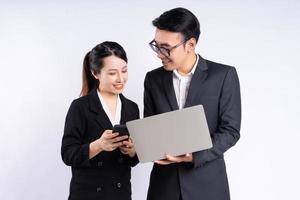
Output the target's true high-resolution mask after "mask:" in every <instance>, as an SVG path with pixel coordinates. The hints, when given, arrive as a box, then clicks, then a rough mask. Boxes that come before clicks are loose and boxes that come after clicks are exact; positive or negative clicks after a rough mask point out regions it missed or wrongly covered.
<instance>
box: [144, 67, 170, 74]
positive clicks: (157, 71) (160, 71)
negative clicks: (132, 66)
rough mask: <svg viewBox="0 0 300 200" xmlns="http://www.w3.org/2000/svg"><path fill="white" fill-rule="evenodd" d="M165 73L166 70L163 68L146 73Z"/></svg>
mask: <svg viewBox="0 0 300 200" xmlns="http://www.w3.org/2000/svg"><path fill="white" fill-rule="evenodd" d="M165 72H166V70H165V69H164V67H163V66H161V67H158V68H155V69H153V70H151V71H148V73H147V74H151V75H159V74H164V73H165Z"/></svg>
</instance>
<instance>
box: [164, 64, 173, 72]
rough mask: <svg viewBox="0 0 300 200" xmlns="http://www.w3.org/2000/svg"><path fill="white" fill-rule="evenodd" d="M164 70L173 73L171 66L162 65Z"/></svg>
mask: <svg viewBox="0 0 300 200" xmlns="http://www.w3.org/2000/svg"><path fill="white" fill-rule="evenodd" d="M163 67H164V69H165V70H167V71H173V70H174V67H173V66H171V65H163Z"/></svg>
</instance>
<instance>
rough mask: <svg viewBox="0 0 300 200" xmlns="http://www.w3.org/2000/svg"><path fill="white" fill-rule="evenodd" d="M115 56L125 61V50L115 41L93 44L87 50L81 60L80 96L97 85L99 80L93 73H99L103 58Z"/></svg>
mask: <svg viewBox="0 0 300 200" xmlns="http://www.w3.org/2000/svg"><path fill="white" fill-rule="evenodd" d="M112 55H114V56H117V57H119V58H121V59H122V60H124V61H125V62H126V63H127V56H126V52H125V50H124V49H123V47H122V46H121V45H119V44H118V43H116V42H111V41H105V42H102V43H101V44H98V45H97V46H95V47H94V48H93V49H92V50H91V51H90V52H88V53H87V54H86V55H85V57H84V60H83V71H82V89H81V93H80V96H85V95H87V94H88V93H89V92H90V91H91V90H92V89H94V88H97V87H98V86H99V81H98V80H97V79H95V77H94V76H93V74H92V72H93V73H94V74H98V73H100V71H101V69H102V68H103V67H104V66H103V59H104V58H106V57H108V56H112Z"/></svg>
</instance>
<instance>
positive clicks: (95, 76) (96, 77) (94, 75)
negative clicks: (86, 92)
mask: <svg viewBox="0 0 300 200" xmlns="http://www.w3.org/2000/svg"><path fill="white" fill-rule="evenodd" d="M91 73H92V74H93V77H94V78H95V79H99V78H98V76H97V73H95V72H94V71H93V70H91Z"/></svg>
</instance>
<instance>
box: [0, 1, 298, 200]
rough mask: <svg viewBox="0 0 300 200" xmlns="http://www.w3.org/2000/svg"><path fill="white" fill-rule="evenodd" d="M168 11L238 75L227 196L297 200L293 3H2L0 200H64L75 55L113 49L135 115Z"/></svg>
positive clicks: (142, 185)
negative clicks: (157, 24) (113, 44)
mask: <svg viewBox="0 0 300 200" xmlns="http://www.w3.org/2000/svg"><path fill="white" fill-rule="evenodd" d="M178 6H182V7H186V8H188V9H190V10H191V11H192V12H193V13H194V14H195V15H196V16H197V17H198V19H199V21H200V24H201V31H202V33H201V36H200V40H199V43H198V46H197V52H199V53H200V54H201V55H202V56H203V57H204V58H206V59H209V60H213V61H216V62H220V63H225V64H229V65H233V66H236V68H237V71H238V74H239V78H240V83H241V93H242V108H243V119H242V129H241V139H240V141H239V142H238V143H237V145H236V146H235V147H233V148H232V149H230V150H229V151H228V152H226V154H225V157H226V161H227V171H228V177H229V183H230V189H231V197H232V199H233V200H241V199H242V200H253V199H272V200H278V199H300V194H299V180H300V173H299V169H300V162H299V155H298V154H299V147H298V146H299V142H300V137H299V123H300V121H299V115H300V106H299V105H300V103H299V101H300V98H299V97H300V96H299V89H298V88H299V85H300V78H299V75H300V69H299V67H300V66H299V64H300V61H299V52H300V47H299V46H300V45H299V44H300V39H299V35H300V12H299V10H300V3H299V1H298V2H297V1H296V0H295V1H288V0H287V1H276V0H275V1H274V0H273V1H255V0H254V1H248V2H247V1H199V0H197V1H196V0H195V1H182V2H181V1H168V2H166V1H162V0H160V1H156V0H154V1H153V0H152V1H151V3H150V2H143V1H124V2H121V1H120V2H118V1H114V0H110V1H103V2H102V1H100V0H98V1H64V2H63V1H58V0H53V1H47V2H46V1H45V2H42V1H30V0H27V1H21V0H20V1H19V2H18V1H2V0H0V67H1V71H0V92H1V103H0V199H1V200H14V199H25V200H32V199H43V200H53V199H67V196H68V188H69V181H70V177H71V173H70V168H69V167H67V166H65V165H64V164H63V162H62V161H61V157H60V145H61V138H62V134H63V127H64V120H65V115H66V112H67V110H68V108H69V105H70V103H71V101H72V100H73V99H75V98H77V97H78V96H79V92H80V87H81V71H82V60H83V56H84V55H85V53H86V52H87V51H89V50H90V49H91V48H92V47H94V46H95V45H96V44H98V43H100V42H102V41H104V40H114V41H117V42H119V43H120V44H121V45H122V46H123V47H124V48H125V50H126V51H127V53H128V57H129V73H130V74H129V75H130V77H129V82H128V85H127V88H126V90H125V92H124V93H125V95H126V96H127V97H129V98H131V99H132V100H134V101H136V102H137V103H138V104H139V107H140V110H141V113H142V110H143V105H142V95H143V80H144V76H145V73H146V72H147V71H149V70H151V69H154V68H156V67H159V66H160V62H159V60H158V59H157V58H156V55H155V54H154V53H153V52H152V51H151V49H150V48H149V47H148V42H149V41H151V40H152V39H153V37H154V28H153V27H152V24H151V21H152V20H153V19H154V18H156V17H158V16H159V15H160V14H161V13H162V12H164V11H166V10H169V9H171V8H174V7H178ZM150 169H151V164H144V165H141V164H139V165H138V166H137V167H135V168H134V169H133V171H132V175H133V177H132V183H133V200H141V199H145V197H146V192H147V187H148V180H149V179H148V178H149V173H150Z"/></svg>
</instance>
